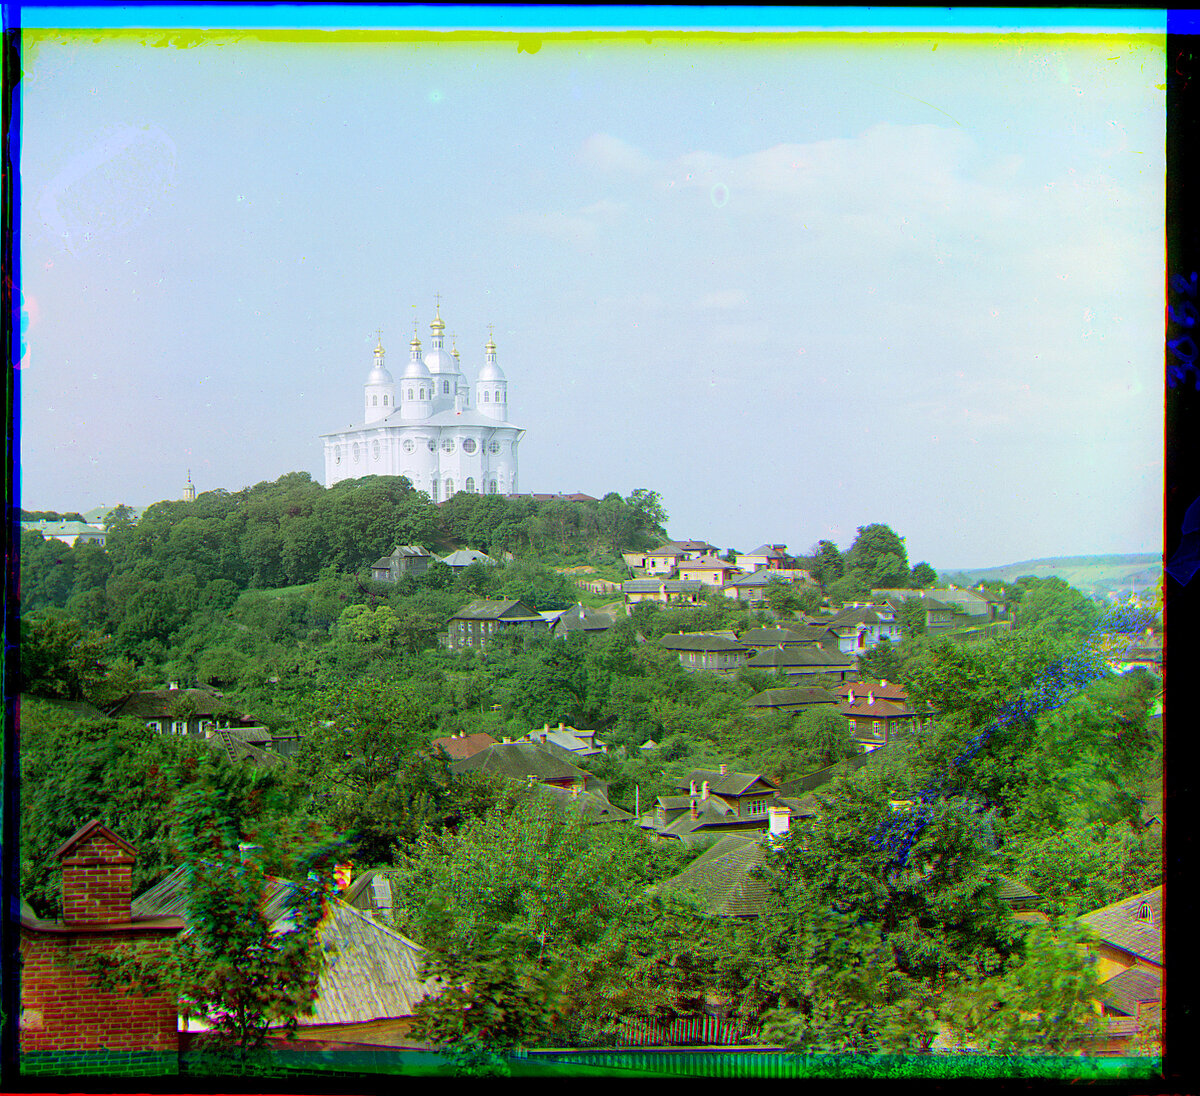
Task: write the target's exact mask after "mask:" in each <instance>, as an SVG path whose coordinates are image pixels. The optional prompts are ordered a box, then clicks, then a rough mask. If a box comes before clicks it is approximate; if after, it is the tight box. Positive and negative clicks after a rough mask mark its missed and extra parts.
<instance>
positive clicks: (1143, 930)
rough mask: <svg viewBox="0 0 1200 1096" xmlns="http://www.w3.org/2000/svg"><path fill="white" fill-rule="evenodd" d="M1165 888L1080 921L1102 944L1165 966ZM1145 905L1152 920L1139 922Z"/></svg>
mask: <svg viewBox="0 0 1200 1096" xmlns="http://www.w3.org/2000/svg"><path fill="white" fill-rule="evenodd" d="M1162 900H1163V888H1162V887H1161V886H1158V887H1155V888H1154V889H1153V890H1148V891H1142V893H1141V894H1135V895H1133V896H1132V897H1131V898H1123V899H1121V901H1120V902H1113V903H1112V904H1111V905H1109V906H1103V907H1101V908H1100V909H1098V910H1092V912H1091V913H1085V914H1084V915H1083V916H1082V917H1080V918H1079V920H1080V922H1081V923H1082V924H1085V925H1087V926H1088V928H1090V929H1091V930H1092V931H1093V932H1095V933H1096V935H1097V936H1099V937H1100V939H1101V940H1103V941H1104V943H1106V944H1110V945H1112V946H1113V947H1116V948H1120V949H1121V950H1122V951H1127V952H1129V953H1130V954H1131V955H1136V956H1138V957H1139V958H1141V959H1146V960H1148V961H1149V962H1151V963H1157V964H1158V965H1159V966H1161V965H1162V961H1163V931H1162V929H1163V926H1162ZM1143 903H1145V904H1146V906H1148V907H1149V910H1150V920H1149V921H1142V920H1139V919H1138V916H1137V914H1138V910H1139V909H1140V908H1141V906H1142V904H1143Z"/></svg>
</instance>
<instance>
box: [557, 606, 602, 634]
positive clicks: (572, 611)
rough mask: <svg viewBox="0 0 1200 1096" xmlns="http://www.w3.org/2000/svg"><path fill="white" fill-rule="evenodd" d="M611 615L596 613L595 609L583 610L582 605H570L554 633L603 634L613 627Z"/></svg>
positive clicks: (559, 619) (560, 618) (559, 620)
mask: <svg viewBox="0 0 1200 1096" xmlns="http://www.w3.org/2000/svg"><path fill="white" fill-rule="evenodd" d="M613 621H614V618H613V615H612V614H611V613H601V612H597V611H596V610H595V609H585V608H584V607H583V605H582V604H575V605H572V606H571V608H569V609H567V610H566V611H565V612H564V613H563V614H562V616H560V617H559V618H558V623H556V624H555V626H554V630H555V631H556V632H603V631H606V630H607V629H609V628H611V627H612V626H613Z"/></svg>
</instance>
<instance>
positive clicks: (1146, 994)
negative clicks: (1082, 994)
mask: <svg viewBox="0 0 1200 1096" xmlns="http://www.w3.org/2000/svg"><path fill="white" fill-rule="evenodd" d="M1161 993H1162V979H1161V978H1160V977H1159V976H1158V975H1157V974H1155V973H1154V972H1153V971H1150V970H1144V969H1142V968H1141V967H1130V968H1129V969H1128V970H1123V971H1121V973H1120V974H1118V975H1117V976H1116V977H1115V978H1110V979H1109V980H1108V981H1107V982H1104V983H1103V984H1102V985H1101V986H1100V1000H1101V1001H1103V1002H1104V1004H1106V1005H1107V1006H1108V1007H1109V1008H1111V1009H1113V1010H1114V1011H1115V1012H1120V1013H1122V1014H1124V1015H1125V1016H1136V1015H1137V1014H1138V1005H1148V1004H1151V1003H1152V1002H1155V1001H1158V1000H1160V995H1161Z"/></svg>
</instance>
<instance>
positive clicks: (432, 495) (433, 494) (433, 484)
mask: <svg viewBox="0 0 1200 1096" xmlns="http://www.w3.org/2000/svg"><path fill="white" fill-rule="evenodd" d="M429 501H430V502H437V480H430V481H429Z"/></svg>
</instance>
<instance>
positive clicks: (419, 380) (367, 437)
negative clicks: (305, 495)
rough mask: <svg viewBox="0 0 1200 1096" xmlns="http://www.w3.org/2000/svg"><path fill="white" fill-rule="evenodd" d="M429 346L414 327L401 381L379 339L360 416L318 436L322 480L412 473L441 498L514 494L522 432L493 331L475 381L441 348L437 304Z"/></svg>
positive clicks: (442, 330) (442, 331)
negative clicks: (511, 415) (511, 414)
mask: <svg viewBox="0 0 1200 1096" xmlns="http://www.w3.org/2000/svg"><path fill="white" fill-rule="evenodd" d="M429 328H430V331H431V332H432V337H431V342H432V346H431V348H430V350H429V353H428V354H426V355H425V356H424V357H422V356H421V340H420V339H418V338H417V336H416V334H415V333H414V334H413V339H412V342H411V343H410V344H409V359H408V364H407V366H406V367H405V370H404V372H403V373H402V374H401V375H400V378H399V379H398V380H394V379H393V378H392V374H391V373H390V372H389V371H388V369H387V366H386V365H385V364H384V351H383V345H382V343H379V344H378V345H377V346H376V347H375V361H374V364H373V368H372V369H371V372H370V374H369V376H368V377H367V381H366V384H364V385H363V419H362V421H361V422H360V423H359V424H358V425H356V426H350V427H347V428H346V429H345V430H342V431H338V432H335V433H331V434H323V435H321V437H322V439H323V441H324V443H325V486H326V487H332V486H333V485H334V484H335V483H338V482H339V481H341V480H344V479H359V478H360V477H362V476H407V477H408V479H409V480H410V481H411V482H412V485H413V486H414V487H415V488H416V489H417V490H418V491H425V492H426V493H427V494H428V495H429V497H430V498H431V499H432V500H433V501H434V502H443V501H445V500H446V499H449V498H451V497H452V496H453V495H454V494H455V493H456V492H458V491H469V492H471V493H472V494H488V495H511V494H515V493H516V491H517V445H518V443H519V442H520V440H521V438H522V437H523V436H524V434H525V431H524V430H522V429H520V428H518V427H516V426H514V425H513V424H512V423H511V422H509V421H508V381H507V380H506V379H505V377H504V373H503V372H502V371H501V369H500V367H499V365H497V364H496V344H495V342H494V341H493V339H492V338H491V337H490V336H489V337H488V341H487V345H486V347H485V348H484V353H485V360H484V363H483V366H482V368H481V369H480V370H479V376H478V378H477V379H476V381H475V384H474V386H473V387H474V392H473V393H472V386H471V385H470V384H469V383H468V382H467V379H466V377H465V376H464V375H463V371H462V364H461V362H460V361H459V358H458V351H457V350H455V351H453V352H452V353H451V352H447V351H446V350H445V349H444V348H443V345H442V343H443V340H444V337H445V330H446V325H445V324H444V323H443V322H442V317H441V313H440V310H439V312H438V314H437V315H436V316H435V318H434V320H433V322H432V323H431V324H430V325H429Z"/></svg>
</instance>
